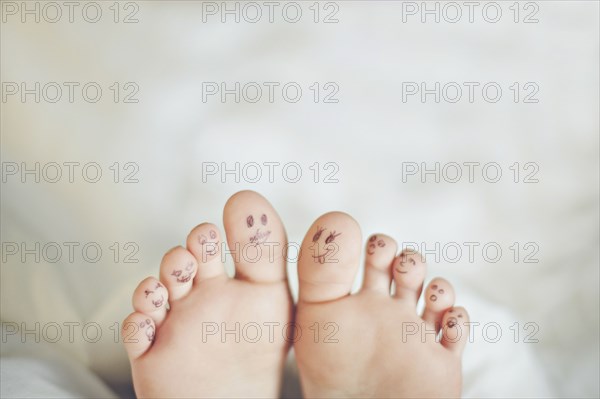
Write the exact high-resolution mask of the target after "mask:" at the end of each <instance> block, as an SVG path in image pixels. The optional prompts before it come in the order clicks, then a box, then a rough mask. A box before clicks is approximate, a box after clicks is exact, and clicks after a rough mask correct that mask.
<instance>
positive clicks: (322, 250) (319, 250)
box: [298, 212, 361, 302]
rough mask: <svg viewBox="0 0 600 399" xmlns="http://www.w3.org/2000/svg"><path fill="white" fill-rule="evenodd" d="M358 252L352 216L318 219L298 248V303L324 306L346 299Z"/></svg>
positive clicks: (357, 231)
mask: <svg viewBox="0 0 600 399" xmlns="http://www.w3.org/2000/svg"><path fill="white" fill-rule="evenodd" d="M360 250H361V233H360V227H359V226H358V223H356V221H355V220H354V219H353V218H352V217H351V216H349V215H347V214H345V213H342V212H330V213H326V214H324V215H322V216H321V217H319V218H318V219H317V220H316V221H315V222H314V223H313V224H312V226H311V227H310V228H309V229H308V232H307V233H306V236H305V237H304V240H303V241H302V246H301V248H300V257H299V260H298V280H299V285H300V290H299V298H300V300H301V301H305V302H325V301H331V300H335V299H338V298H341V297H343V296H345V295H348V294H349V293H350V290H351V289H352V283H353V282H354V278H355V276H356V272H357V269H358V264H359V259H360Z"/></svg>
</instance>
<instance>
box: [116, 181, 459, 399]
mask: <svg viewBox="0 0 600 399" xmlns="http://www.w3.org/2000/svg"><path fill="white" fill-rule="evenodd" d="M223 220H224V226H225V232H226V237H227V244H228V247H226V246H225V245H224V243H223V239H222V235H221V234H220V233H219V229H218V228H217V227H216V226H215V225H214V224H210V223H204V224H201V225H199V226H197V227H195V228H194V229H193V230H192V231H191V233H190V234H189V235H188V237H187V243H186V247H187V248H183V247H176V248H173V249H171V250H170V251H169V252H167V254H166V255H165V256H164V258H163V260H162V263H161V265H160V280H159V279H156V278H154V277H148V278H147V279H145V280H143V281H142V282H141V283H140V284H139V286H138V287H137V289H136V290H135V292H134V294H133V307H134V309H135V312H134V313H132V314H131V315H129V316H128V317H127V319H126V320H125V322H124V323H123V330H122V339H123V342H124V344H125V348H126V349H127V352H128V354H129V358H130V361H131V368H132V373H133V383H134V387H135V391H136V394H137V395H138V396H140V397H161V398H167V397H177V398H183V397H211V398H214V397H262V398H264V397H275V396H277V395H278V394H279V391H280V385H281V380H282V376H283V368H284V363H285V359H286V356H287V353H288V350H289V348H290V346H291V345H292V344H293V345H294V350H295V353H296V358H297V362H298V369H299V372H300V379H301V384H302V390H303V393H304V395H305V396H307V397H429V398H432V397H456V396H459V395H460V391H461V354H462V350H463V348H464V345H465V343H466V341H467V338H468V315H467V313H466V311H465V310H464V309H463V308H459V307H453V304H454V292H453V289H452V286H451V285H450V284H449V283H448V282H447V281H446V280H444V279H440V278H435V279H433V280H432V281H431V282H430V283H429V284H428V286H427V288H426V289H425V310H424V312H423V315H422V316H418V315H417V314H416V305H417V301H418V298H419V296H420V295H421V291H422V287H423V282H424V280H425V276H426V265H425V262H424V261H423V259H422V257H421V256H420V255H419V254H417V253H415V252H410V251H403V252H401V253H400V254H399V255H396V253H397V244H396V242H395V241H394V240H393V239H392V238H390V237H388V236H385V235H383V234H377V235H373V236H371V237H370V238H369V239H368V240H367V248H366V251H367V255H366V262H365V263H366V265H365V277H364V286H363V288H362V289H361V291H360V292H359V293H357V294H355V295H349V294H350V290H351V287H352V283H353V281H354V278H355V276H356V273H357V271H358V266H359V260H360V255H361V247H362V243H361V241H362V238H361V232H360V228H359V226H358V224H357V223H356V221H355V220H354V219H352V218H351V217H350V216H348V215H347V214H344V213H340V212H331V213H327V214H325V215H323V216H321V217H319V218H318V219H317V220H316V221H315V222H314V223H313V224H312V226H311V227H310V228H309V230H308V232H307V234H306V236H305V238H304V240H303V242H302V245H301V247H300V253H299V257H298V277H299V286H300V290H299V300H298V304H297V307H296V310H294V304H293V301H292V298H291V295H290V291H289V288H288V283H287V278H286V259H287V256H286V249H288V243H287V237H286V233H285V229H284V227H283V224H282V222H281V220H280V218H279V216H278V215H277V213H276V211H275V210H274V209H273V207H272V206H271V205H270V204H269V202H268V201H267V200H266V199H264V198H263V197H262V196H260V195H259V194H257V193H255V192H252V191H242V192H239V193H237V194H235V195H234V196H232V197H231V198H230V199H229V201H228V202H227V204H226V205H225V210H224V216H223ZM292 247H293V246H291V245H290V247H289V248H292ZM225 255H229V256H233V258H234V263H235V268H236V272H235V278H229V277H228V276H227V274H226V272H225V269H224V257H225ZM392 281H394V286H395V290H393V291H394V292H393V294H392V293H391V288H392Z"/></svg>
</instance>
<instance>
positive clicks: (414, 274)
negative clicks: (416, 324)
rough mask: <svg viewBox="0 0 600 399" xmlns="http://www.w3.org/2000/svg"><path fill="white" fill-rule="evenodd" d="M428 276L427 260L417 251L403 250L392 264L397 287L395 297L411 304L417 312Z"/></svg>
mask: <svg viewBox="0 0 600 399" xmlns="http://www.w3.org/2000/svg"><path fill="white" fill-rule="evenodd" d="M426 274H427V264H426V263H425V258H424V257H423V256H422V255H421V254H420V253H418V252H416V251H412V250H409V249H405V250H403V251H402V252H401V253H400V255H398V256H397V257H396V259H394V262H393V264H392V275H393V276H394V284H395V285H396V292H395V294H394V296H395V297H396V298H399V299H401V300H403V301H406V302H407V303H409V304H410V305H411V306H413V307H414V308H415V311H416V308H417V301H418V300H419V296H420V295H421V291H422V289H423V281H425V275H426Z"/></svg>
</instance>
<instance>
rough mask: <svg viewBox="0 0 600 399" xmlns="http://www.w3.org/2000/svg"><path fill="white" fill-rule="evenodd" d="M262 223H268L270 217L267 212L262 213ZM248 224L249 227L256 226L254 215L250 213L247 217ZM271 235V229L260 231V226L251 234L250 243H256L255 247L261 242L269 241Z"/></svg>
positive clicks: (264, 224)
mask: <svg viewBox="0 0 600 399" xmlns="http://www.w3.org/2000/svg"><path fill="white" fill-rule="evenodd" d="M260 223H261V224H262V225H263V226H266V225H267V223H268V218H267V215H266V214H264V213H263V214H262V216H261V217H260ZM246 226H248V228H249V229H251V228H252V227H253V226H254V216H252V215H250V216H248V217H247V218H246ZM270 235H271V230H264V231H260V228H258V229H256V233H254V235H252V236H250V244H252V245H254V246H255V247H256V246H259V245H260V244H264V243H265V242H267V239H268V238H269V236H270Z"/></svg>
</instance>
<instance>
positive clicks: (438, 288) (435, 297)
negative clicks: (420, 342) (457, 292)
mask: <svg viewBox="0 0 600 399" xmlns="http://www.w3.org/2000/svg"><path fill="white" fill-rule="evenodd" d="M452 305H454V289H453V288H452V285H450V283H449V282H448V281H446V280H444V279H443V278H440V277H436V278H434V279H433V280H431V282H430V283H429V285H428V286H427V289H426V290H425V310H423V320H425V322H427V323H429V324H431V325H434V326H435V330H436V331H439V330H440V327H441V322H442V316H443V315H444V312H446V310H448V309H450V308H451V307H452Z"/></svg>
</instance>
